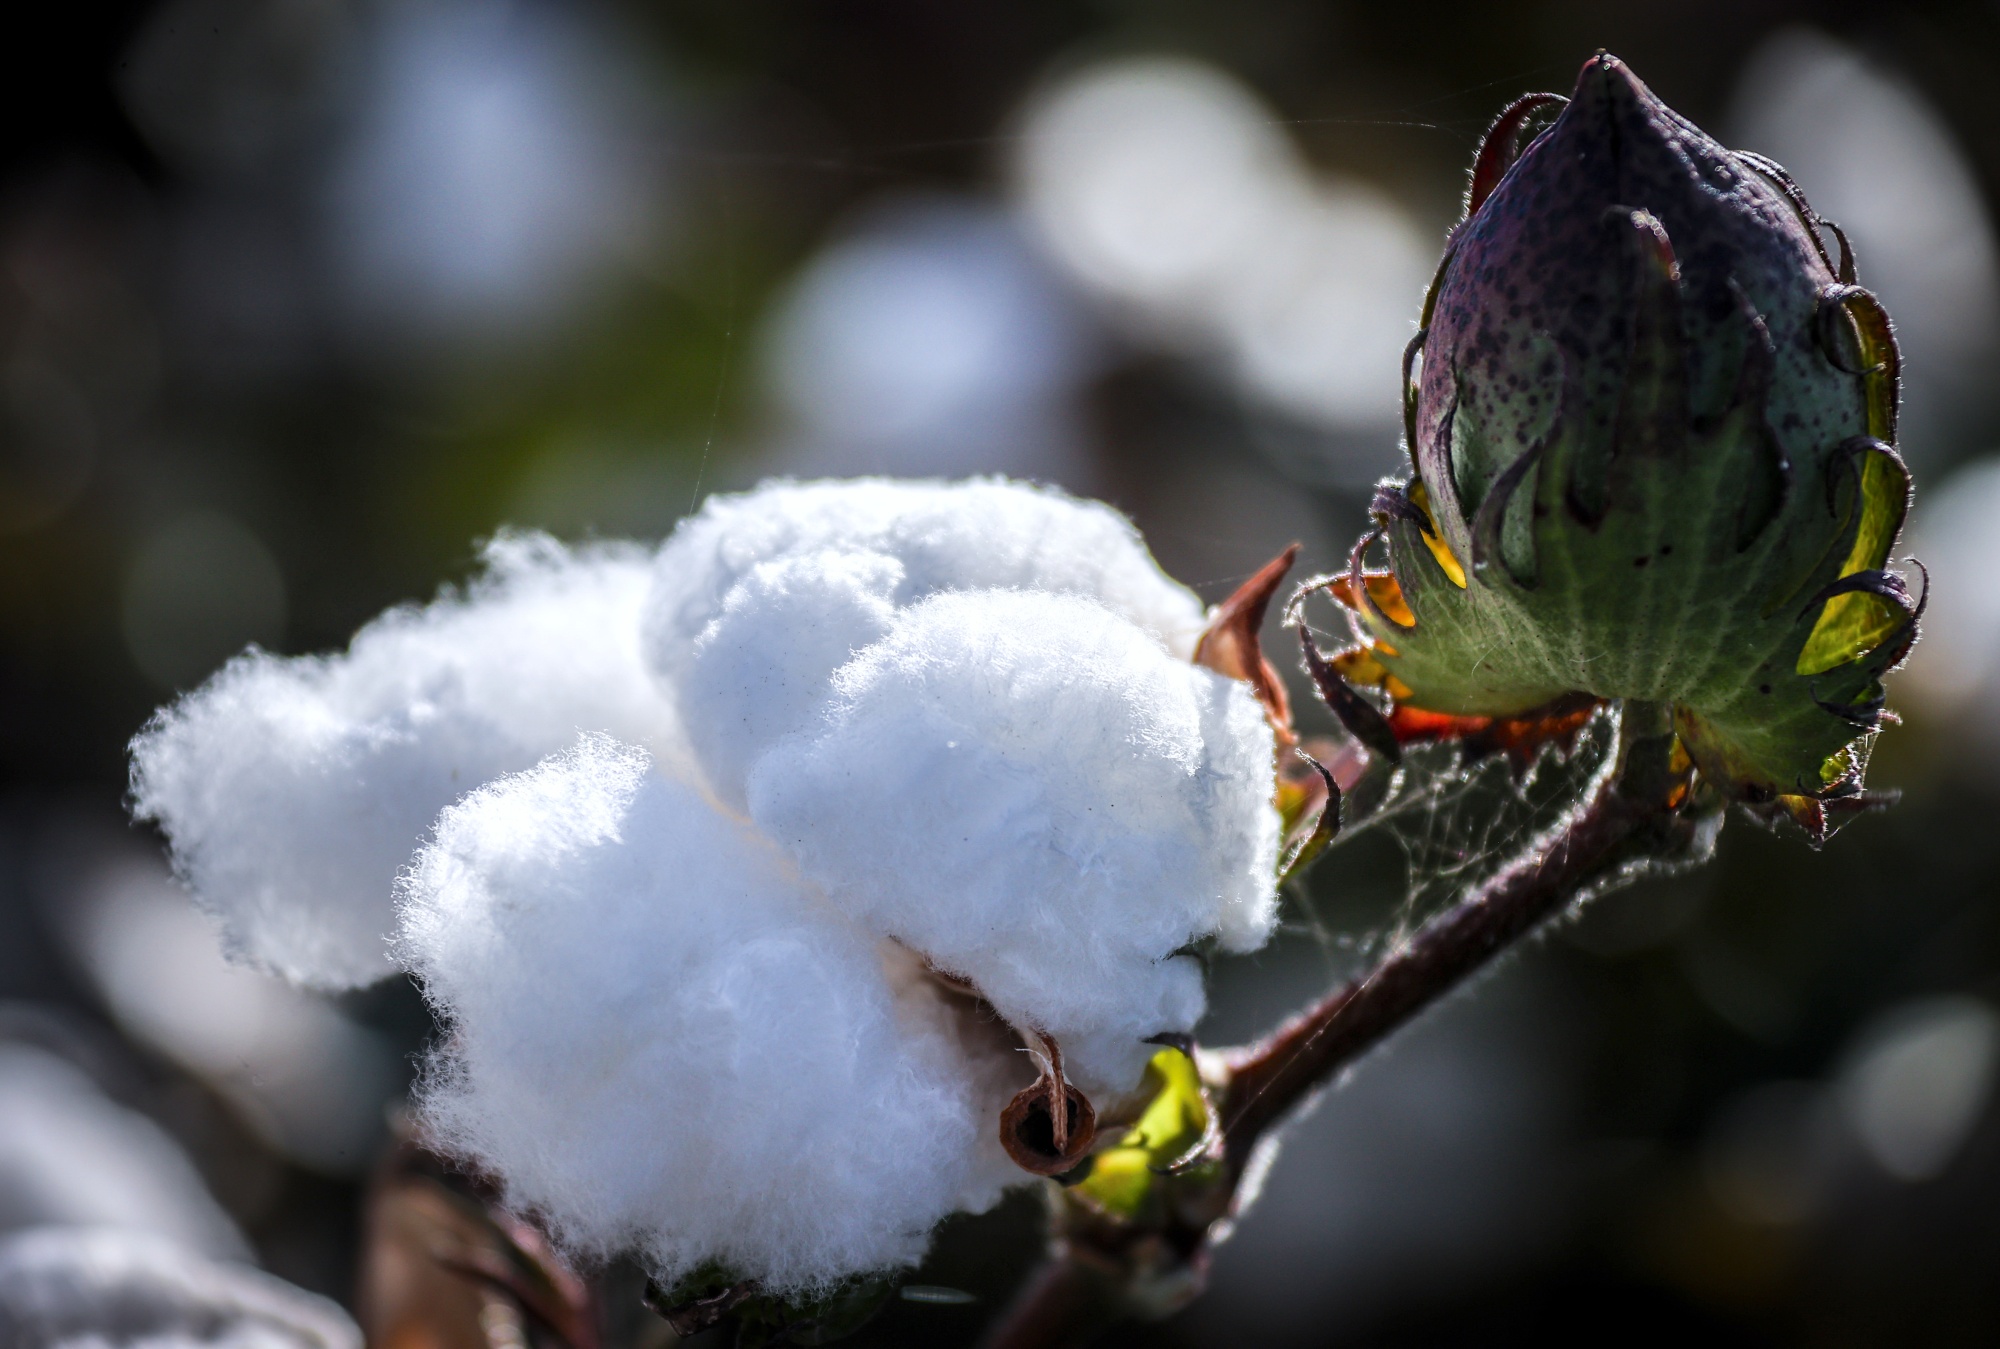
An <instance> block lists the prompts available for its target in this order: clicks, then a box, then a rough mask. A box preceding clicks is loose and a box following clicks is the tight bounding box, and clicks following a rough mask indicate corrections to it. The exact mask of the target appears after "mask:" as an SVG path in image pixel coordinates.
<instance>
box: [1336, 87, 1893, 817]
mask: <svg viewBox="0 0 2000 1349" xmlns="http://www.w3.org/2000/svg"><path fill="white" fill-rule="evenodd" d="M1560 103H1562V100H1560V99H1558V98H1556V97H1554V96H1553V95H1535V96H1531V97H1530V98H1527V99H1523V100H1521V101H1520V102H1519V103H1517V104H1515V105H1514V106H1513V107H1512V108H1509V109H1508V110H1507V112H1506V113H1503V114H1502V116H1501V117H1500V119H1499V120H1498V121H1497V122H1496V123H1495V125H1494V127H1493V129H1492V131H1491V132H1489V134H1488V137H1487V141H1486V143H1485V145H1484V146H1483V147H1482V148H1481V151H1480V154H1479V158H1478V161H1477V163H1476V164H1475V167H1474V172H1473V179H1472V187H1471V191H1470V193H1469V196H1468V202H1467V219H1466V220H1465V221H1464V223H1463V224H1462V225H1460V227H1459V228H1458V229H1457V230H1456V231H1455V232H1454V234H1453V237H1452V240H1451V242H1450V244H1449V245H1448V247H1447V251H1446V256H1445V259H1444V261H1443V264H1442V265H1441V266H1440V268H1439V271H1438V276H1437V280H1436V281H1435V282H1434V283H1433V286H1432V291H1431V294H1430V296H1429V297H1427V299H1426V301H1425V308H1424V316H1423V320H1422V328H1421V330H1420V331H1419V333H1418V334H1417V337H1416V339H1415V340H1414V341H1413V342H1412V343H1411V349H1410V365H1411V367H1412V370H1413V372H1414V371H1415V367H1417V366H1418V364H1419V363H1420V365H1421V370H1420V373H1415V374H1414V378H1412V379H1407V380H1406V412H1407V432H1408V439H1409V445H1410V450H1411V458H1412V461H1413V465H1412V467H1413V470H1414V472H1413V475H1412V476H1411V478H1410V479H1409V480H1408V481H1407V482H1405V483H1395V484H1387V485H1385V486H1384V487H1383V489H1381V490H1380V491H1379V492H1378V494H1377V497H1376V501H1375V508H1374V510H1375V518H1376V523H1377V525H1378V530H1377V533H1376V534H1374V535H1371V536H1370V537H1369V539H1366V540H1364V541H1363V543H1362V545H1361V546H1360V547H1358V548H1357V549H1356V552H1355V557H1354V563H1353V566H1352V568H1351V571H1350V575H1349V577H1348V578H1346V579H1345V580H1344V581H1343V582H1341V583H1340V584H1339V585H1338V586H1337V587H1336V589H1337V592H1338V593H1339V594H1340V595H1341V597H1342V598H1343V599H1344V600H1346V601H1347V602H1348V603H1349V604H1350V605H1351V606H1352V607H1353V608H1354V610H1355V611H1356V622H1355V627H1356V631H1357V634H1358V635H1359V636H1360V638H1361V640H1362V646H1361V647H1359V648H1356V649H1354V650H1352V651H1349V652H1347V653H1344V654H1343V655H1341V656H1339V657H1336V658H1335V659H1334V661H1333V662H1332V664H1333V666H1334V668H1336V669H1338V670H1339V672H1340V673H1342V674H1343V675H1345V676H1346V677H1347V678H1348V679H1349V680H1350V681H1352V682H1354V683H1361V684H1374V685H1377V686H1379V687H1381V688H1384V689H1387V690H1388V691H1389V692H1390V694H1391V695H1392V697H1393V699H1394V701H1395V704H1396V708H1397V712H1398V714H1400V715H1401V716H1402V717H1403V718H1404V724H1403V725H1400V726H1398V728H1397V729H1398V731H1399V733H1401V734H1404V735H1405V736H1407V735H1408V734H1409V733H1410V727H1411V726H1412V725H1417V724H1421V723H1422V722H1423V721H1424V719H1425V717H1426V716H1427V715H1428V714H1442V715H1441V716H1437V717H1436V718H1435V720H1437V721H1439V722H1443V721H1445V720H1446V719H1447V718H1468V717H1470V718H1482V719H1493V721H1494V722H1495V723H1499V722H1502V721H1504V720H1505V719H1510V718H1525V719H1529V720H1532V719H1534V718H1535V717H1537V716H1545V715H1547V714H1548V711H1549V709H1550V708H1551V707H1552V706H1553V707H1555V708H1557V709H1563V708H1569V709H1574V708H1575V707H1576V706H1577V705H1578V702H1579V700H1582V701H1584V702H1587V701H1588V700H1589V699H1591V698H1618V699H1640V700H1648V701H1656V702H1662V703H1668V704H1671V705H1672V707H1673V710H1674V722H1675V728H1676V730H1677V731H1678V733H1679V735H1680V738H1681V741H1682V744H1683V745H1684V747H1685V750H1686V752H1687V754H1688V755H1689V756H1690V757H1691V758H1692V760H1693V762H1694V764H1695V766H1696V767H1697V768H1698V769H1699V770H1700V773H1701V775H1702V776H1703V777H1704V778H1705V779H1706V780H1707V781H1709V782H1710V783H1712V784H1714V785H1715V786H1716V787H1717V788H1719V789H1720V790H1721V791H1722V793H1723V794H1724V795H1726V796H1727V797H1729V798H1731V799H1734V800H1738V801H1743V802H1749V803H1770V804H1771V805H1772V806H1774V807H1776V808H1782V809H1785V810H1787V811H1789V812H1791V813H1792V814H1793V815H1794V816H1795V817H1797V818H1799V819H1800V820H1801V821H1802V822H1804V823H1806V824H1807V826H1808V827H1809V828H1811V829H1813V830H1814V831H1815V832H1816V833H1820V834H1823V833H1824V832H1825V829H1826V825H1827V818H1826V817H1827V814H1828V811H1829V810H1831V811H1833V813H1835V814H1836V815H1837V814H1838V813H1839V808H1838V807H1837V806H1834V805H1833V804H1832V803H1834V802H1838V801H1841V800H1848V801H1852V800H1853V799H1854V798H1856V796H1857V794H1858V793H1859V791H1860V776H1861V768H1862V766H1863V763H1864V760H1865V757H1866V756H1865V749H1866V740H1867V737H1869V736H1870V735H1871V734H1872V733H1873V732H1874V731H1875V730H1876V729H1877V727H1878V726H1879V725H1880V724H1881V721H1882V718H1883V692H1882V684H1881V676H1882V675H1883V674H1884V673H1885V672H1886V671H1887V670H1889V669H1890V668H1892V667H1893V666H1894V665H1895V664H1896V663H1897V662H1898V661H1900V660H1901V659H1902V657H1903V655H1904V654H1905V652H1906V651H1907V650H1908V648H1909V646H1910V644H1911V642H1912V641H1913V640H1914V638H1915V635H1916V620H1917V616H1918V614H1919V612H1920V610H1921V603H1920V602H1914V601H1913V600H1912V599H1911V596H1910V595H1909V593H1908V591H1907V589H1906V588H1905V586H1904V583H1903V582H1902V580H1901V579H1900V578H1898V577H1896V576H1894V575H1892V574H1890V573H1889V572H1888V571H1886V570H1885V568H1886V566H1887V563H1888V559H1889V552H1890V549H1891V547H1892V546H1893V544H1894V542H1895V539H1896V535H1897V533H1898V531H1899V529H1900V528H1901V526H1902V523H1903V517H1904V514H1905V512H1906V510H1907V507H1908V501H1909V490H1910V489H1909V475H1908V473H1907V472H1906V470H1905V468H1904V465H1903V462H1902V460H1901V458H1900V457H1899V456H1898V454H1897V452H1896V450H1895V448H1894V445H1895V438H1896V424H1895V423H1896V401H1897V356H1896V348H1895V342H1894V338H1893V335H1892V333H1891V331H1890V325H1889V321H1888V318H1887V315H1886V314H1885V313H1884V312H1883V310H1882V308H1881V306H1880V305H1879V304H1878V303H1877V302H1876V301H1875V299H1874V297H1873V296H1872V295H1870V294H1869V293H1868V292H1867V291H1866V290H1863V289H1862V288H1860V287H1859V286H1858V285H1856V284H1855V273H1854V263H1853V259H1852V257H1851V255H1850V253H1849V250H1848V246H1847V243H1846V240H1845V237H1844V236H1842V235H1840V233H1839V231H1838V229H1837V227H1834V226H1832V225H1830V224H1829V223H1828V222H1824V221H1822V220H1820V219H1819V217H1817V216H1816V215H1815V214H1814V213H1813V211H1812V209H1811V207H1810V206H1809V205H1808V204H1807V203H1806V201H1805V198H1804V196H1803V195H1802V194H1801V193H1800V192H1799V190H1798V189H1797V187H1796V186H1795V185H1794V184H1793V183H1792V182H1791V181H1790V179H1789V178H1788V177H1787V176H1786V175H1785V174H1784V172H1783V170H1781V169H1779V168H1778V167H1777V166H1776V165H1774V164H1772V163H1770V162H1769V161H1767V160H1764V159H1762V158H1760V157H1758V156H1755V155H1751V154H1745V153H1737V152H1732V151H1730V150H1728V149H1725V148H1724V147H1723V146H1721V145H1719V144H1717V143H1716V142H1715V141H1714V140H1712V139H1710V138H1709V137H1708V136H1706V135H1705V134H1703V133H1702V132H1701V131H1700V130H1699V129H1697V128H1696V127H1695V126H1693V125H1692V124H1691V123H1689V122H1688V121H1687V120H1686V119H1685V118H1682V117H1681V116H1680V115H1678V114H1677V113H1675V112H1674V111H1673V110H1671V109H1670V108H1668V107H1667V106H1666V105H1665V104H1663V103H1661V102H1660V100H1659V99H1657V98H1656V97H1654V95H1653V94H1652V93H1651V92H1650V91H1649V90H1648V89H1647V88H1646V86H1645V85H1644V84H1642V83H1640V82H1639V80H1638V79H1637V78H1636V77H1635V76H1634V75H1633V74H1632V73H1631V71H1630V70H1628V69H1627V68H1626V67H1625V65H1624V64H1623V63H1622V62H1620V61H1619V60H1617V58H1615V57H1612V56H1610V55H1607V54H1602V53H1600V54H1599V55H1598V56H1596V57H1594V58H1592V59H1591V60H1590V61H1589V62H1587V63H1586V64H1585V66H1584V68H1583V71H1582V74H1581V75H1580V77H1579V78H1578V80H1577V85H1576V90H1575V93H1574V95H1573V96H1572V98H1571V99H1570V100H1569V101H1568V104H1567V106H1566V107H1564V108H1563V109H1562V112H1561V115H1560V116H1559V117H1557V118H1556V119H1555V121H1554V123H1553V125H1551V126H1550V127H1549V128H1548V129H1547V130H1546V131H1545V132H1543V133H1542V134H1541V135H1540V136H1539V137H1537V138H1535V139H1534V140H1533V141H1532V143H1531V144H1529V145H1528V147H1527V148H1526V149H1525V151H1522V152H1520V153H1519V157H1518V160H1516V158H1515V154H1516V150H1515V144H1516V141H1517V139H1518V138H1519V136H1520V133H1521V131H1522V127H1523V124H1524V123H1525V122H1527V121H1528V120H1529V118H1530V117H1531V115H1532V114H1534V113H1535V112H1536V111H1538V110H1539V109H1540V108H1542V107H1545V106H1548V105H1554V104H1560ZM1822 229H1825V230H1827V231H1829V232H1831V233H1832V234H1833V235H1834V236H1835V238H1836V241H1837V256H1836V255H1835V254H1834V253H1832V252H1830V251H1829V248H1828V247H1827V245H1826V244H1825V242H1824V241H1823V239H1822V236H1821V230H1822ZM1378 538H1386V541H1387V547H1388V553H1389V563H1390V567H1389V571H1388V572H1384V573H1374V574H1365V573H1364V572H1363V570H1362V559H1363V556H1364V554H1365V553H1366V551H1367V549H1368V547H1369V546H1370V545H1371V544H1372V543H1373V542H1375V541H1376V540H1377V539H1378ZM1309 654H1313V655H1316V653H1309ZM1324 682H1325V681H1324V680H1322V683H1324ZM1347 696H1348V697H1351V696H1352V695H1347ZM1392 720H1393V719H1392Z"/></svg>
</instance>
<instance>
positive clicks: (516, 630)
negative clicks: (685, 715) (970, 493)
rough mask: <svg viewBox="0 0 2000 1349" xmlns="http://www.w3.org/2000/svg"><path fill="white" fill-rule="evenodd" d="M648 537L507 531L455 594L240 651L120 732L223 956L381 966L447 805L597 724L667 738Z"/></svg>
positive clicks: (332, 972) (335, 972) (272, 965)
mask: <svg viewBox="0 0 2000 1349" xmlns="http://www.w3.org/2000/svg"><path fill="white" fill-rule="evenodd" d="M649 577H650V554H649V553H648V552H647V551H645V550H641V549H639V548H637V547H604V548H591V549H581V550H575V551H572V550H569V549H566V548H564V547H563V546H561V545H560V544H557V543H556V542H554V541H553V540H550V539H548V538H545V537H541V536H520V535H515V536H505V537H502V538H500V539H498V540H496V541H495V542H494V543H493V544H492V545H490V546H489V547H488V549H487V551H486V572H485V574H484V575H483V576H482V577H481V578H480V579H478V580H476V581H474V582H473V583H472V584H471V585H470V586H469V587H468V588H467V590H466V591H465V593H463V594H462V595H461V594H448V595H446V596H444V597H443V598H441V599H439V600H438V601H436V602H435V603H433V604H431V605H429V606H427V607H422V608H418V607H414V606H413V607H407V608H400V609H393V610H391V611H389V612H388V613H386V614H384V615H383V616H382V617H380V618H378V619H376V620H375V621H374V622H373V623H371V624H369V625H368V626H367V627H365V628H363V629H362V630H361V631H360V632H359V633H358V634H357V635H356V636H355V638H354V640H353V642H352V643H351V644H350V646H349V647H348V650H347V651H346V652H345V653H344V654H340V655H333V656H315V657H301V658H296V659H284V658H280V657H276V656H271V655H267V654H265V653H263V652H259V651H255V650H253V651H251V652H249V653H247V654H245V655H243V656H239V657H238V658H237V659H235V660H233V661H231V662H230V663H229V664H228V665H227V666H225V667H223V669H222V670H221V671H220V672H219V673H217V674H216V675H215V676H214V677H213V678H212V679H210V680H209V681H208V683H206V684H204V685H203V686H202V687H201V688H199V689H197V690H196V691H195V692H193V693H191V694H189V695H188V696H187V697H185V698H183V699H181V701H180V702H178V703H176V704H174V705H173V706H171V707H169V708H166V709H165V710H163V711H162V712H161V713H160V714H159V715H158V716H156V717H155V718H154V720H153V722H152V724H151V725H149V726H148V727H147V728H146V729H145V731H143V732H142V733H141V734H140V735H139V737H138V738H137V739H136V740H135V741H134V742H133V747H132V752H133V770H132V791H133V798H134V803H135V811H136V813H137V814H138V815H139V816H140V817H141V818H149V819H153V820H156V821H158V822H159V824H160V826H161V828H162V829H163V830H164V831H165V832H166V834H167V837H168V838H169V840H170V841H171V842H172V845H173V852H174V860H175V864H176V867H177V869H178V870H179V872H180V874H181V875H182V876H183V877H184V878H185V879H186V881H187V882H188V884H189V885H190V886H191V887H192V888H193V890H194V892H195V894H196V896H197V898H198V899H199V901H200V902H201V903H202V905H203V906H204V907H206V908H208V909H209V910H210V911H211V912H213V913H214V914H216V915H217V916H218V917H219V918H220V919H221V921H222V925H223V930H224V934H225V939H226V941H227V942H228V943H229V945H230V946H231V947H232V948H233V951H234V953H235V954H238V955H240V956H242V957H245V958H248V959H249V960H251V961H253V962H255V963H256V964H258V965H261V966H264V967H266V968H268V969H271V970H273V971H275V972H277V973H280V974H282V975H285V976H286V977H288V978H290V979H293V980H295V981H298V982H300V983H305V984H309V985H315V986H321V987H343V986H354V985H360V984H365V983H369V982H372V981H373V980H375V979H378V978H381V977H383V976H384V975H387V974H389V973H390V972H391V971H392V969H393V966H392V964H391V963H390V960H389V956H388V950H387V946H386V941H387V939H388V935H389V933H390V932H391V930H392V928H393V924H394V913H393V889H394V882H395V877H396V874H397V872H398V871H399V870H401V868H402V867H404V866H405V865H406V864H407V863H408V862H409V860H410V857H411V854H412V853H413V852H414V851H415V850H416V848H417V846H418V845H419V843H420V842H421V841H422V838H423V836H424V834H425V831H427V830H428V829H429V828H430V826H431V823H432V821H433V820H435V819H436V818H437V814H438V811H439V810H441V809H442V808H443V807H444V806H446V805H448V804H449V803H451V802H452V801H455V800H457V799H458V798H459V797H460V796H462V795H463V794H464V793H466V792H467V791H469V790H471V789H472V788H474V787H477V786H479V785H480V784H481V783H483V782H486V781H489V780H490V779H492V778H494V777H496V776H498V775H500V774H502V773H506V772H512V771H516V770H519V769H523V768H526V767H529V766H530V765H532V764H534V763H536V762H537V761H539V760H540V759H541V758H543V757H544V756H546V755H548V754H550V753H553V752H555V751H556V750H558V749H560V748H562V747H563V746H565V745H567V744H569V743H570V742H571V741H572V740H574V739H575V737H576V735H577V733H578V731H606V732H610V733H612V734H615V735H618V736H620V737H622V738H624V739H627V740H632V741H637V742H639V743H642V744H645V745H648V746H649V747H651V748H653V749H655V750H656V751H659V752H662V753H673V752H675V747H676V744H677V738H678V732H677V730H676V723H675V721H674V717H673V711H672V707H671V704H670V703H669V702H668V701H667V700H666V699H665V698H663V697H662V696H661V695H660V693H659V690H658V687H657V685H656V684H654V683H653V681H652V680H651V679H650V677H649V676H648V674H647V673H646V670H645V667H644V665H643V663H642V661H641V659H640V651H639V622H640V610H641V607H642V604H643V602H644V599H645V595H646V593H647V590H648V587H649V584H650V580H649Z"/></svg>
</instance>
